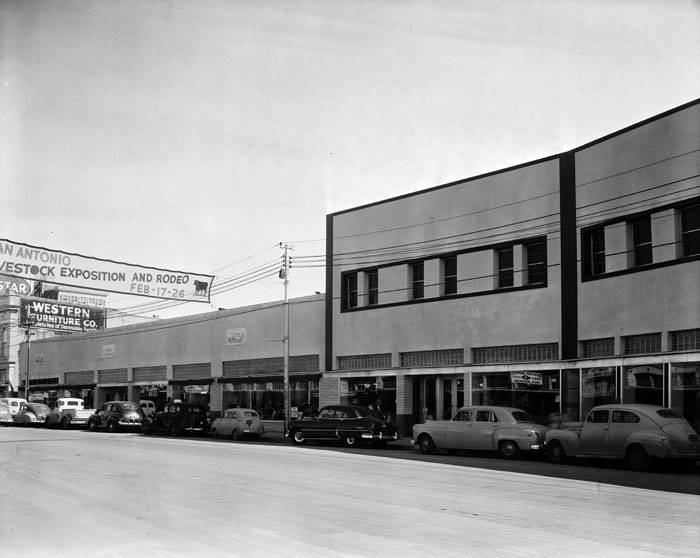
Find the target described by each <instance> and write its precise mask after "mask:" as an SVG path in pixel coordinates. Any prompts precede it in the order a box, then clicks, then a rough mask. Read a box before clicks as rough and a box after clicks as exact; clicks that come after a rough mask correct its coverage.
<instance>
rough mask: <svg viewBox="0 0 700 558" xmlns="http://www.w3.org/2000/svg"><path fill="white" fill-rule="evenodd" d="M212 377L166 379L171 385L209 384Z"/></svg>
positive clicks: (212, 379)
mask: <svg viewBox="0 0 700 558" xmlns="http://www.w3.org/2000/svg"><path fill="white" fill-rule="evenodd" d="M213 381H214V378H191V379H189V380H180V379H177V380H168V383H169V384H170V385H171V386H204V385H207V384H211V383H212V382H213Z"/></svg>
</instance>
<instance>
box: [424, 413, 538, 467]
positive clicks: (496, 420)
mask: <svg viewBox="0 0 700 558" xmlns="http://www.w3.org/2000/svg"><path fill="white" fill-rule="evenodd" d="M546 431H547V427H546V426H543V425H541V424H537V423H536V422H534V421H533V420H532V418H530V416H529V415H528V414H527V413H526V412H525V411H523V410H521V409H516V408H514V407H495V406H468V407H462V408H461V409H460V410H459V411H457V413H456V414H455V416H454V417H453V418H452V420H429V421H426V422H425V423H421V424H416V425H414V426H413V445H414V446H416V447H417V448H418V449H420V450H421V451H422V452H423V453H430V452H432V451H434V450H436V449H445V450H449V451H456V450H487V451H497V452H498V453H499V454H500V455H501V456H503V457H505V458H507V459H513V458H515V457H517V456H518V454H520V452H537V451H539V450H541V449H542V442H543V441H544V434H545V432H546Z"/></svg>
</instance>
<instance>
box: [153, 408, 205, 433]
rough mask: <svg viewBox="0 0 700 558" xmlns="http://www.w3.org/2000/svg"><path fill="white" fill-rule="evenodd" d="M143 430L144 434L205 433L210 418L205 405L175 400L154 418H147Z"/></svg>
mask: <svg viewBox="0 0 700 558" xmlns="http://www.w3.org/2000/svg"><path fill="white" fill-rule="evenodd" d="M141 431H142V432H143V433H144V434H151V433H154V434H155V433H158V432H161V433H166V434H170V435H171V436H182V435H185V434H200V435H204V434H207V433H208V432H209V419H208V417H207V407H206V406H205V405H195V404H191V403H181V402H174V403H168V404H167V405H166V406H165V408H164V409H163V410H162V411H160V412H159V413H156V416H155V417H153V418H152V419H146V420H145V421H144V423H143V427H142V428H141Z"/></svg>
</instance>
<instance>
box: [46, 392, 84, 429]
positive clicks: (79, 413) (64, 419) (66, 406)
mask: <svg viewBox="0 0 700 558" xmlns="http://www.w3.org/2000/svg"><path fill="white" fill-rule="evenodd" d="M84 405H85V403H84V401H83V400H82V399H80V398H78V397H61V398H59V399H57V400H56V404H55V405H54V408H53V409H52V410H51V413H49V415H48V416H47V417H46V420H45V421H44V424H45V425H46V426H47V427H49V426H60V427H61V428H69V427H70V426H86V425H87V424H88V421H89V420H90V417H92V415H94V414H95V409H86V408H85V406H84Z"/></svg>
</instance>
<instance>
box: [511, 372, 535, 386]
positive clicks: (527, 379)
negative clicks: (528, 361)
mask: <svg viewBox="0 0 700 558" xmlns="http://www.w3.org/2000/svg"><path fill="white" fill-rule="evenodd" d="M510 381H511V382H512V383H514V384H524V385H528V386H541V385H542V374H541V373H540V372H511V373H510Z"/></svg>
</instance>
